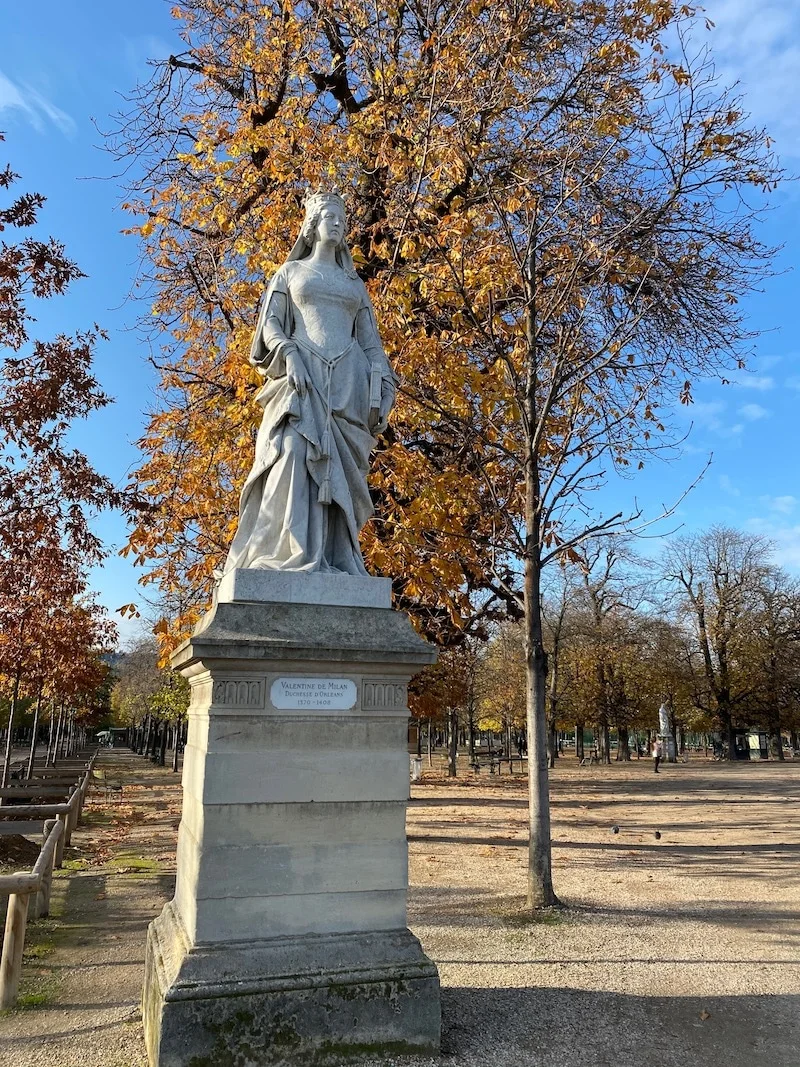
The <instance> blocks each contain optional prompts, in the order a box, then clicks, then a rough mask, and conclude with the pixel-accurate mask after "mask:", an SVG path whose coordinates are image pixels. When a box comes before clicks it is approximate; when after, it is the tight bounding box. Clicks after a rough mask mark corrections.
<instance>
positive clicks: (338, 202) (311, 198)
mask: <svg viewBox="0 0 800 1067" xmlns="http://www.w3.org/2000/svg"><path fill="white" fill-rule="evenodd" d="M303 204H304V206H305V209H306V216H308V215H312V214H313V213H314V212H316V211H319V210H321V209H322V208H323V207H325V206H326V205H327V204H332V205H334V206H335V207H338V208H339V210H340V211H341V213H342V214H343V215H346V214H347V205H346V204H345V202H344V198H343V197H342V194H341V193H340V192H339V186H338V185H332V186H331V187H330V188H329V189H326V188H324V186H322V185H320V186H318V187H317V188H316V189H315V190H313V191H312V189H311V187H310V186H309V188H308V191H307V192H306V195H305V197H304V198H303Z"/></svg>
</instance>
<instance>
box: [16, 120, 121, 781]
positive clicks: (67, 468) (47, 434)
mask: <svg viewBox="0 0 800 1067" xmlns="http://www.w3.org/2000/svg"><path fill="white" fill-rule="evenodd" d="M0 140H2V138H0ZM17 178H18V176H17V175H16V174H14V173H13V171H12V170H11V168H10V167H6V168H5V170H3V171H0V191H6V190H10V189H11V187H12V186H13V184H14V183H15V182H16V180H17ZM43 204H44V197H43V196H42V195H41V194H38V193H21V194H18V195H17V196H16V197H15V198H13V199H11V201H10V203H8V204H7V205H6V206H2V207H0V231H5V230H11V231H27V232H28V235H27V236H23V237H21V239H20V240H18V241H17V242H16V243H10V242H5V241H4V242H3V243H2V245H0V346H1V347H2V351H3V355H2V359H1V360H0V685H3V683H5V684H4V686H3V687H4V688H7V689H8V690H9V693H10V698H11V699H10V711H9V718H8V722H7V734H6V752H5V760H4V764H3V771H2V779H1V780H2V784H3V785H5V784H6V781H7V778H8V768H9V759H10V753H11V741H12V731H13V724H14V716H15V713H16V708H17V703H18V700H19V697H20V694H21V693H22V692H25V691H27V692H28V694H29V695H30V696H32V697H33V698H34V699H35V700H36V705H37V717H36V725H37V726H38V709H39V708H40V706H41V699H42V697H43V696H45V695H46V694H47V693H48V691H50V693H51V695H53V696H54V699H55V695H56V694H58V696H63V698H64V699H65V700H67V699H69V698H71V697H73V696H75V695H76V694H79V693H83V692H85V691H87V687H90V688H91V686H93V685H94V680H95V679H96V677H98V676H99V674H101V673H102V670H103V668H102V664H101V663H100V660H99V656H100V655H101V654H102V652H103V651H107V650H108V649H109V647H110V646H111V645H112V643H113V642H114V641H115V639H116V629H115V627H114V626H113V625H112V624H111V623H110V622H109V621H108V620H107V619H106V618H105V616H104V612H103V610H102V609H101V608H100V607H99V606H98V605H97V604H96V603H94V601H92V599H91V598H90V597H88V596H87V573H88V569H89V567H91V566H92V565H93V564H95V563H97V562H99V561H100V560H101V559H102V558H103V556H104V554H105V551H104V548H103V545H102V543H101V542H100V540H99V538H98V537H97V535H96V534H95V533H94V532H93V530H92V528H91V519H92V516H93V515H94V514H96V512H97V511H98V510H100V509H102V508H106V507H112V506H120V505H122V504H123V503H124V501H125V499H126V498H125V497H124V496H123V494H120V493H118V492H116V491H115V489H114V487H113V486H112V484H111V483H110V482H109V480H108V479H107V478H105V477H104V476H102V475H100V474H98V473H97V471H95V470H94V468H93V467H92V465H91V464H90V462H89V460H88V459H87V457H86V456H85V455H84V454H83V453H82V452H80V451H78V450H77V449H74V448H72V447H71V446H70V445H69V443H68V434H69V430H70V428H71V426H72V425H73V423H74V422H75V420H77V419H82V418H85V417H87V416H88V415H90V414H91V413H92V412H93V411H95V410H97V409H98V408H101V407H103V406H105V405H106V404H107V403H108V402H109V401H108V397H106V396H105V394H104V393H103V392H102V390H101V389H100V387H99V385H98V383H97V381H96V379H95V378H94V376H93V374H92V360H93V352H94V346H95V344H96V343H97V341H98V339H99V338H100V337H101V336H102V334H101V332H100V331H99V330H98V329H97V328H96V327H95V328H92V329H89V330H86V331H83V332H79V333H77V334H75V335H73V336H65V335H59V336H57V337H55V338H53V339H51V340H39V339H32V338H31V337H30V336H29V331H30V327H31V323H32V322H33V316H32V314H31V311H30V309H29V306H28V305H29V303H30V302H31V300H32V299H38V300H41V299H48V298H51V297H54V296H58V295H60V294H62V293H64V292H65V291H66V289H67V288H68V286H69V285H70V284H71V283H72V282H74V281H75V280H77V279H78V278H80V277H82V274H81V271H80V270H79V268H78V267H77V266H76V264H75V263H73V262H72V261H71V260H70V259H69V258H68V257H67V255H66V253H65V250H64V247H63V245H61V244H60V243H59V242H58V241H56V240H54V239H53V238H45V239H42V238H41V237H40V236H39V235H38V231H37V230H36V224H37V222H38V217H39V213H40V210H41V208H42V206H43ZM32 758H33V757H31V759H32Z"/></svg>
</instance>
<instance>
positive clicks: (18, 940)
mask: <svg viewBox="0 0 800 1067" xmlns="http://www.w3.org/2000/svg"><path fill="white" fill-rule="evenodd" d="M29 901H30V893H12V894H11V895H10V896H9V898H8V911H7V912H6V928H5V933H4V935H3V955H2V957H0V1008H12V1007H13V1006H14V1004H15V1003H16V1000H17V993H18V992H19V979H20V975H21V973H22V950H23V949H24V947H25V926H26V925H27V922H28V902H29Z"/></svg>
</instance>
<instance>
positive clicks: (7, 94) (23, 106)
mask: <svg viewBox="0 0 800 1067" xmlns="http://www.w3.org/2000/svg"><path fill="white" fill-rule="evenodd" d="M4 111H17V112H20V113H21V114H22V116H23V117H24V118H25V120H26V121H27V122H29V123H30V124H31V126H33V128H34V129H35V130H39V131H40V132H41V131H43V130H44V128H45V126H46V125H47V123H52V125H54V126H56V127H57V128H58V129H59V130H61V132H62V133H64V134H67V135H68V136H71V135H72V134H73V133H75V129H76V126H75V122H74V120H73V119H72V118H71V117H70V116H69V115H68V114H67V113H66V111H62V110H61V108H60V107H56V105H55V104H53V103H51V102H50V101H49V100H48V99H46V97H44V96H42V94H41V93H40V92H38V91H37V90H36V89H34V88H32V87H31V86H30V85H28V84H26V83H25V82H20V83H19V84H15V83H14V82H13V81H12V80H11V79H10V78H8V77H6V75H5V74H3V72H2V71H0V114H2V112H4Z"/></svg>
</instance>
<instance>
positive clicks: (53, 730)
mask: <svg viewBox="0 0 800 1067" xmlns="http://www.w3.org/2000/svg"><path fill="white" fill-rule="evenodd" d="M55 739H56V698H55V697H51V699H50V730H49V733H48V737H47V755H46V756H45V760H44V765H45V767H49V766H50V757H51V756H52V754H53V744H54V743H55Z"/></svg>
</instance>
